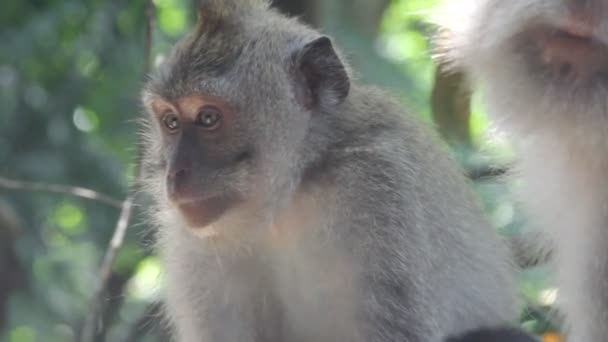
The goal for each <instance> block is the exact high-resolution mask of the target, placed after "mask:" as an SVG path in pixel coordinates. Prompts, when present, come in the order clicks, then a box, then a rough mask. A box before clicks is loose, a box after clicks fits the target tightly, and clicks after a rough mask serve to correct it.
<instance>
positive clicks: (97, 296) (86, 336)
mask: <svg viewBox="0 0 608 342" xmlns="http://www.w3.org/2000/svg"><path fill="white" fill-rule="evenodd" d="M133 199H134V197H133V195H131V196H129V197H127V199H126V200H125V201H124V203H123V205H122V210H121V211H120V217H119V218H118V222H116V229H114V235H113V236H112V240H111V241H110V245H109V246H108V250H107V251H106V255H105V257H104V258H103V263H102V264H101V269H100V271H99V274H100V276H99V282H98V284H97V288H96V290H95V293H94V296H93V303H92V305H91V310H90V312H89V315H88V316H87V318H86V320H85V323H84V327H83V331H82V338H81V341H82V342H92V341H94V339H95V333H96V331H97V329H98V327H99V326H100V324H101V323H102V322H99V321H98V317H99V313H100V312H101V309H102V308H103V297H104V294H105V292H106V284H107V283H108V280H109V279H110V276H111V275H112V265H114V260H116V256H117V255H118V252H119V251H120V248H121V247H122V243H123V241H124V238H125V233H126V231H127V227H128V226H129V221H130V220H131V214H132V213H133Z"/></svg>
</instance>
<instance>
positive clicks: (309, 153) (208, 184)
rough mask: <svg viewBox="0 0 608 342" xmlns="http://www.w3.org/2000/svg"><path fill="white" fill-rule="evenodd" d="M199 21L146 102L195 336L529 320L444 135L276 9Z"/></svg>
mask: <svg viewBox="0 0 608 342" xmlns="http://www.w3.org/2000/svg"><path fill="white" fill-rule="evenodd" d="M198 18H199V19H198V21H197V24H196V26H195V28H194V29H193V30H192V31H191V32H190V33H189V34H187V35H186V36H185V37H183V38H182V39H181V40H180V41H179V42H178V43H177V44H176V45H175V47H174V48H173V49H172V51H171V52H170V54H168V55H167V57H166V59H165V61H164V62H163V63H162V64H161V65H160V66H159V67H158V68H157V70H155V71H154V72H153V73H152V74H151V75H150V77H149V79H148V81H147V82H146V84H145V86H144V87H143V90H142V105H143V107H144V109H145V112H146V113H145V115H144V116H143V127H144V128H143V132H142V135H141V136H142V147H143V151H142V153H143V158H142V185H143V189H144V191H145V192H146V193H147V194H149V195H150V198H151V199H152V202H153V204H152V205H151V208H150V211H151V217H152V219H153V220H154V223H155V225H156V226H157V227H158V250H159V256H160V258H161V260H162V263H163V267H164V272H165V277H164V279H165V282H166V283H165V287H166V290H165V297H164V298H165V302H166V312H167V314H166V316H167V320H168V325H169V326H170V327H171V329H172V331H173V335H174V336H175V339H176V340H177V341H181V342H196V341H213V342H221V341H229V342H233V341H265V342H274V341H290V342H298V341H302V342H304V341H316V342H323V341H352V342H357V341H361V342H362V341H377V342H391V341H402V342H404V341H407V342H439V341H444V339H445V338H446V337H448V336H456V335H458V334H460V333H462V332H465V331H471V330H475V329H479V328H483V327H494V326H503V325H509V324H511V323H512V322H513V321H514V319H515V317H516V311H517V301H516V294H515V292H516V291H515V289H514V288H515V287H514V276H515V268H514V267H513V265H512V260H511V258H510V255H509V251H508V248H507V247H506V244H505V243H504V241H503V240H502V239H501V238H500V237H499V235H498V232H497V231H496V229H494V228H493V227H492V226H491V225H490V224H489V223H488V221H487V219H486V217H485V215H484V212H483V209H482V207H481V205H480V203H479V201H478V199H477V198H476V196H475V194H474V192H473V190H472V188H471V186H470V184H469V182H468V180H467V179H466V177H464V175H463V172H462V170H461V169H460V168H459V166H457V163H456V162H455V161H454V160H453V159H452V158H451V157H450V156H449V153H448V151H447V148H446V146H444V145H443V144H442V143H441V142H440V141H439V140H438V138H437V137H436V135H435V132H433V130H432V128H431V127H428V126H429V125H426V124H424V123H422V122H420V121H419V120H418V119H417V118H416V117H415V116H413V115H412V114H409V113H407V112H406V111H405V110H404V107H403V106H402V105H401V104H400V103H399V102H398V101H396V100H394V99H393V96H392V95H389V94H388V93H387V92H386V91H383V90H379V89H376V88H374V87H372V86H367V85H363V84H359V83H358V82H356V79H355V77H354V76H353V71H352V70H351V67H350V66H349V65H348V63H347V62H346V61H345V58H344V57H343V54H342V52H340V51H339V49H338V48H336V47H335V45H334V43H333V42H332V40H331V38H329V37H328V36H326V35H324V34H321V33H320V32H318V31H316V30H314V29H312V28H309V27H308V26H306V25H304V24H302V23H300V22H299V21H298V20H297V19H294V18H288V17H286V16H284V15H282V14H280V13H278V12H277V11H276V10H274V9H272V8H271V7H270V6H269V4H268V3H267V2H266V1H261V0H259V1H256V0H223V1H212V0H203V1H200V3H199V9H198Z"/></svg>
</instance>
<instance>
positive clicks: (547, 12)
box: [454, 0, 608, 129]
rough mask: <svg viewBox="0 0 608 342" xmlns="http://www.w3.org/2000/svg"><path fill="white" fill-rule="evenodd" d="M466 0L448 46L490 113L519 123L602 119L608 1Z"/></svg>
mask: <svg viewBox="0 0 608 342" xmlns="http://www.w3.org/2000/svg"><path fill="white" fill-rule="evenodd" d="M472 1H473V2H472V3H471V4H472V6H471V12H470V13H469V19H467V20H464V21H463V22H464V23H465V24H464V25H463V26H461V27H460V28H458V29H457V30H460V32H457V33H456V35H457V36H458V38H456V39H455V46H454V48H455V50H459V51H457V52H456V53H457V54H461V55H460V56H457V59H461V60H462V61H464V63H465V65H466V66H467V67H468V68H469V69H470V70H471V72H472V74H473V75H474V77H475V78H477V80H478V81H480V83H481V85H482V87H483V89H484V90H485V92H486V93H487V95H488V99H489V102H490V103H489V104H490V106H493V107H498V108H491V109H492V112H493V113H498V114H499V115H503V114H502V113H501V112H504V110H505V108H512V110H510V111H509V113H506V114H507V115H504V117H501V119H505V120H507V121H508V120H510V119H511V118H513V119H515V120H516V121H515V122H511V123H513V124H516V125H519V126H520V127H518V129H521V128H523V129H536V128H537V127H540V126H541V125H545V126H546V125H547V124H548V123H549V121H553V122H554V123H558V124H560V125H564V126H570V127H572V125H575V126H577V127H580V125H581V121H586V122H593V124H595V123H596V118H597V117H599V119H600V120H602V121H603V120H606V119H608V110H607V109H606V108H607V106H608V1H606V0H584V1H583V0H512V1H502V0H472ZM531 108H538V113H536V112H532V113H531V112H530V109H531ZM543 113H551V115H560V116H561V117H559V118H556V117H549V116H546V115H547V114H543ZM590 115H593V116H595V117H596V118H588V116H590ZM530 116H534V118H531V117H530ZM583 125H584V124H583Z"/></svg>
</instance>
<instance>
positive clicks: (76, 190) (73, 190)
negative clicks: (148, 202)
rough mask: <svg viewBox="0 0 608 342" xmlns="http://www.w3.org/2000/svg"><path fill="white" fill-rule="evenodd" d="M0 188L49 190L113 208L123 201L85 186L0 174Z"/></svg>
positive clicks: (120, 205) (119, 206)
mask: <svg viewBox="0 0 608 342" xmlns="http://www.w3.org/2000/svg"><path fill="white" fill-rule="evenodd" d="M0 188H5V189H9V190H22V191H33V192H50V193H56V194H62V195H70V196H75V197H79V198H83V199H87V200H91V201H96V202H100V203H103V204H107V205H109V206H112V207H114V208H121V207H122V203H123V202H122V201H121V200H117V199H115V198H113V197H111V196H108V195H105V194H102V193H100V192H97V191H94V190H91V189H87V188H81V187H77V186H68V185H59V184H47V183H39V182H28V181H22V180H16V179H9V178H5V177H2V176H0Z"/></svg>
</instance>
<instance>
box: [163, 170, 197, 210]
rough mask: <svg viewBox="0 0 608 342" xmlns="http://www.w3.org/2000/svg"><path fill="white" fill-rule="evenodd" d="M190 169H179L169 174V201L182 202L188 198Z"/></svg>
mask: <svg viewBox="0 0 608 342" xmlns="http://www.w3.org/2000/svg"><path fill="white" fill-rule="evenodd" d="M190 173H191V172H190V169H185V168H184V169H178V170H175V171H170V172H169V173H168V174H167V194H168V195H169V199H170V200H171V201H174V202H180V201H181V200H183V199H184V197H187V196H186V192H187V190H188V188H189V187H188V183H189V181H188V180H189V178H190Z"/></svg>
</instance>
